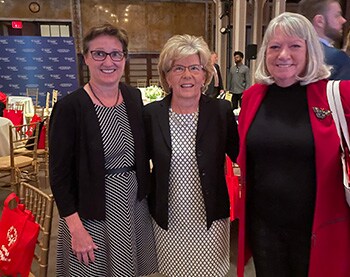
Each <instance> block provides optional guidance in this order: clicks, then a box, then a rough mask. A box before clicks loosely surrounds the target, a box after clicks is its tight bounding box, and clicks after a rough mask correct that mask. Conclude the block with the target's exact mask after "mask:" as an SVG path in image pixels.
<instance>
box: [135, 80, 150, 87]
mask: <svg viewBox="0 0 350 277" xmlns="http://www.w3.org/2000/svg"><path fill="white" fill-rule="evenodd" d="M136 86H137V87H138V88H145V87H147V79H137V81H136Z"/></svg>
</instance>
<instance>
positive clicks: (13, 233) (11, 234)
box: [7, 226, 18, 246]
mask: <svg viewBox="0 0 350 277" xmlns="http://www.w3.org/2000/svg"><path fill="white" fill-rule="evenodd" d="M17 238H18V234H17V229H16V228H15V227H13V226H11V227H10V229H8V231H7V240H8V242H9V243H8V245H7V246H11V245H12V244H14V243H15V242H16V240H17Z"/></svg>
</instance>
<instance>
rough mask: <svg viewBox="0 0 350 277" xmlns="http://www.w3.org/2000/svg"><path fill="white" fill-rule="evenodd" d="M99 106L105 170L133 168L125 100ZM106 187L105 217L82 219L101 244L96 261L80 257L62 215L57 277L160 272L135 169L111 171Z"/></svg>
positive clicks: (116, 275) (96, 241) (131, 138)
mask: <svg viewBox="0 0 350 277" xmlns="http://www.w3.org/2000/svg"><path fill="white" fill-rule="evenodd" d="M95 110H96V114H97V117H98V119H99V124H100V129H101V134H102V141H103V147H104V156H105V168H106V169H114V168H123V167H131V166H133V165H134V164H135V155H134V140H133V136H132V133H131V129H130V124H129V121H128V117H127V113H126V107H125V103H124V102H123V103H122V104H120V105H118V106H115V107H112V108H106V107H101V106H97V105H95ZM105 186H106V218H105V220H103V221H98V220H84V219H82V222H83V224H84V226H85V228H86V230H87V231H88V232H89V234H90V235H91V236H92V238H93V241H94V242H95V244H96V245H97V246H98V249H97V250H95V262H94V263H91V264H89V265H88V266H86V265H84V264H83V263H80V262H79V261H78V259H77V257H76V256H75V255H74V254H73V253H72V250H71V238H70V234H69V230H68V228H67V225H66V223H65V220H64V219H60V222H59V230H58V241H57V276H62V277H63V276H64V277H67V276H82V277H87V276H89V277H92V276H96V277H97V276H115V277H127V276H128V277H129V276H130V277H132V276H142V275H148V274H151V273H154V272H156V271H157V262H156V252H155V245H154V237H153V230H152V224H151V219H150V215H149V212H148V206H147V202H146V200H143V201H141V202H139V201H138V200H137V187H138V184H137V179H136V172H135V171H134V170H133V171H128V172H124V173H119V174H107V175H105ZM91 205H93V203H91ZM67 253H69V255H67Z"/></svg>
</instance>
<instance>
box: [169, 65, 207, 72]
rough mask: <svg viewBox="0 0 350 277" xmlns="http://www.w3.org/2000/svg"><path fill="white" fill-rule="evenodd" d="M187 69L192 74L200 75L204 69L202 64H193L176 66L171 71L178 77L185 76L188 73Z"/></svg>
mask: <svg viewBox="0 0 350 277" xmlns="http://www.w3.org/2000/svg"><path fill="white" fill-rule="evenodd" d="M186 68H187V69H188V71H189V72H190V73H191V74H194V75H196V74H199V73H201V72H202V70H204V69H203V65H201V64H192V65H189V66H184V65H174V66H172V67H171V68H170V70H169V71H171V72H172V73H174V74H176V75H181V74H184V73H185V71H186Z"/></svg>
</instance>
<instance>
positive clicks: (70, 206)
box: [49, 99, 78, 217]
mask: <svg viewBox="0 0 350 277" xmlns="http://www.w3.org/2000/svg"><path fill="white" fill-rule="evenodd" d="M66 100H68V99H62V100H61V101H58V102H57V103H56V104H55V107H54V109H53V112H52V115H51V118H50V128H49V141H50V155H49V160H50V185H51V189H52V192H53V195H54V197H55V201H56V203H57V208H58V211H59V213H60V215H61V216H62V217H64V216H68V215H70V214H73V213H74V212H76V211H77V206H78V204H77V203H76V199H77V197H76V194H77V189H76V187H75V186H74V184H76V185H77V180H76V174H77V172H76V171H75V170H74V168H75V160H76V158H75V149H76V146H75V141H76V139H75V138H76V130H77V124H76V122H77V119H76V117H77V115H76V114H75V109H74V107H73V105H72V103H70V102H69V101H66Z"/></svg>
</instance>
